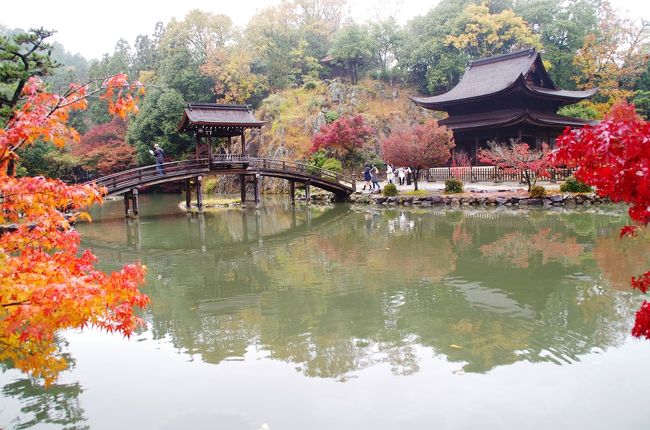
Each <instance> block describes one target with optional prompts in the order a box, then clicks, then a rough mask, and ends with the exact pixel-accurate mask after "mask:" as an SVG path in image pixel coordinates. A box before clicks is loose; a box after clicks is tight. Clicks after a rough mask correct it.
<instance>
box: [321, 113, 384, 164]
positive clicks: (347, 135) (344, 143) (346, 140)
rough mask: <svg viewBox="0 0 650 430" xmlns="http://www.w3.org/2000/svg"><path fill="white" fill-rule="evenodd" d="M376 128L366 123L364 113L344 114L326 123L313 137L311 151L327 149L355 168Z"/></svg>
mask: <svg viewBox="0 0 650 430" xmlns="http://www.w3.org/2000/svg"><path fill="white" fill-rule="evenodd" d="M374 132H375V130H374V129H373V128H372V127H370V126H369V125H367V124H366V122H365V120H364V119H363V116H362V115H355V116H342V117H340V118H338V119H337V120H336V121H333V122H332V123H330V124H325V125H324V126H322V127H321V129H320V131H319V132H318V133H316V134H315V135H314V137H313V138H312V146H311V152H316V151H318V150H319V149H325V150H328V151H330V152H331V153H333V154H335V155H336V156H338V157H339V158H341V160H342V161H343V162H344V163H345V164H346V165H347V166H348V167H349V168H353V167H354V164H355V163H356V162H357V161H358V155H359V151H360V150H361V148H363V146H364V144H365V142H366V140H368V138H369V137H370V136H372V134H373V133H374Z"/></svg>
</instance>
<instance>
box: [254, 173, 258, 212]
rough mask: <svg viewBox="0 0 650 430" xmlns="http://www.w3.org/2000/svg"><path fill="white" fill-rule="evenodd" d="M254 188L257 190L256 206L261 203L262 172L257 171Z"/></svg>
mask: <svg viewBox="0 0 650 430" xmlns="http://www.w3.org/2000/svg"><path fill="white" fill-rule="evenodd" d="M253 190H254V192H255V206H256V207H258V206H259V205H260V174H259V173H256V174H255V176H254V177H253Z"/></svg>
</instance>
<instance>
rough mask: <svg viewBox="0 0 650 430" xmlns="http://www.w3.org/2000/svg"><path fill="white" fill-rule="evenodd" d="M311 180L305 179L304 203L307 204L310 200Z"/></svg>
mask: <svg viewBox="0 0 650 430" xmlns="http://www.w3.org/2000/svg"><path fill="white" fill-rule="evenodd" d="M310 188H311V181H305V203H306V204H309V201H310V200H311V190H310Z"/></svg>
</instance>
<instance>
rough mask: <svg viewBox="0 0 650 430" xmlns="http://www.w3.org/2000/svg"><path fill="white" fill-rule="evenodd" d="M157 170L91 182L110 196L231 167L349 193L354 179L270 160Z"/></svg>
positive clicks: (204, 161) (232, 159)
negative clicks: (279, 174)
mask: <svg viewBox="0 0 650 430" xmlns="http://www.w3.org/2000/svg"><path fill="white" fill-rule="evenodd" d="M160 168H161V169H162V175H161V174H159V173H158V166H156V165H155V164H153V165H150V166H144V167H137V168H134V169H129V170H125V171H123V172H118V173H113V174H110V175H107V176H103V177H101V178H98V179H96V180H95V181H93V182H94V183H95V184H97V185H98V186H100V187H106V188H107V189H108V191H109V193H111V192H114V191H119V190H123V189H125V188H129V187H136V186H138V185H141V184H144V183H151V182H156V179H157V178H161V179H163V178H173V177H177V176H185V175H188V174H201V173H204V172H205V173H209V172H210V171H218V170H221V169H224V168H226V169H231V168H232V169H237V170H239V171H240V170H241V169H243V170H244V171H247V172H250V171H255V170H262V171H278V172H285V173H290V174H293V175H297V176H299V177H305V178H306V179H309V178H312V179H320V180H322V181H323V182H330V183H336V184H338V185H341V186H343V187H347V188H350V189H352V190H354V188H355V182H354V179H353V178H350V177H348V176H345V175H342V174H340V173H336V172H332V171H330V170H326V169H321V168H318V167H315V166H310V165H308V164H305V163H299V162H295V161H287V160H276V159H273V158H254V157H247V156H241V155H232V156H227V155H219V156H213V157H211V158H199V159H193V160H184V161H174V162H170V163H163V164H162V165H161V166H160Z"/></svg>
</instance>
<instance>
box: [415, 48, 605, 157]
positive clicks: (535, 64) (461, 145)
mask: <svg viewBox="0 0 650 430" xmlns="http://www.w3.org/2000/svg"><path fill="white" fill-rule="evenodd" d="M595 93H596V90H595V89H593V90H588V91H567V90H561V89H559V88H558V87H557V86H556V85H555V83H554V82H553V80H552V79H551V77H550V76H549V74H548V73H547V72H546V69H545V68H544V64H543V63H542V58H541V56H540V54H539V53H538V52H537V51H535V49H534V48H532V49H527V50H524V51H518V52H512V53H509V54H505V55H498V56H495V57H490V58H483V59H480V60H475V61H472V62H470V64H469V66H468V67H467V70H466V71H465V74H464V75H463V77H462V78H461V80H460V82H459V83H458V85H456V86H455V87H454V88H452V89H451V90H450V91H448V92H446V93H444V94H440V95H437V96H433V97H422V98H417V97H416V98H413V101H414V102H415V103H416V104H417V105H419V106H421V107H423V108H425V109H430V110H436V111H444V112H447V113H448V114H449V117H448V118H447V119H444V120H441V121H440V124H441V125H445V126H446V127H448V128H449V129H451V130H452V131H453V132H454V140H455V142H456V150H463V151H465V152H467V153H468V154H469V155H470V156H472V157H473V158H474V159H476V151H477V149H478V148H481V147H484V146H485V145H486V142H487V141H489V140H495V141H508V140H509V139H519V140H521V141H522V142H525V143H528V145H530V146H531V147H538V148H539V147H540V146H541V145H542V143H548V144H550V145H551V146H553V144H554V143H555V138H556V137H557V136H558V135H559V134H561V133H562V131H563V130H564V128H565V127H581V126H583V125H585V124H587V123H588V121H585V120H582V119H579V118H572V117H567V116H562V115H558V114H557V111H558V109H559V108H561V107H562V106H566V105H570V104H573V103H576V102H579V101H581V100H584V99H587V98H589V97H591V96H593V95H594V94H595Z"/></svg>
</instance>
